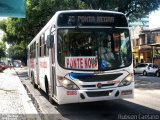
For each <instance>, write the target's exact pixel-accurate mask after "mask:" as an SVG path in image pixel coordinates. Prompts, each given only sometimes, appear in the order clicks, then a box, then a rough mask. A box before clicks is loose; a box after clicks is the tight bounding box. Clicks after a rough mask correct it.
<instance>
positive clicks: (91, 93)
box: [57, 83, 134, 104]
mask: <svg viewBox="0 0 160 120" xmlns="http://www.w3.org/2000/svg"><path fill="white" fill-rule="evenodd" d="M133 86H134V84H133V83H131V84H130V85H129V86H125V87H115V88H108V89H94V90H93V89H92V90H67V89H65V88H64V87H57V92H58V93H57V94H58V104H68V103H79V102H93V101H105V100H113V99H123V98H133V95H134V90H133V89H132V88H133Z"/></svg>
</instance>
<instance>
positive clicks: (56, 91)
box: [28, 10, 134, 104]
mask: <svg viewBox="0 0 160 120" xmlns="http://www.w3.org/2000/svg"><path fill="white" fill-rule="evenodd" d="M85 12H91V13H110V14H116V15H123V14H122V13H119V12H110V11H103V10H102V11H101V10H68V11H59V12H56V13H55V15H54V16H53V17H52V18H51V20H50V21H49V22H48V23H47V24H46V25H45V27H44V28H43V29H42V30H41V31H40V32H39V33H38V34H37V36H36V37H35V38H34V39H33V40H32V41H31V42H30V44H29V45H28V48H29V49H30V47H31V46H32V45H33V43H34V42H35V41H36V43H39V39H40V37H41V36H42V35H43V34H45V43H46V41H47V36H48V35H50V34H51V33H52V34H53V35H54V42H53V46H54V49H52V48H49V56H44V57H39V55H36V58H37V59H38V60H37V61H38V64H37V63H36V58H35V59H34V60H33V61H34V66H36V64H37V68H38V70H39V71H38V72H37V71H36V69H35V68H32V67H30V66H31V65H30V64H31V63H30V62H29V71H30V72H33V74H34V77H35V83H36V84H39V86H40V88H41V89H42V90H43V91H45V92H47V91H46V89H47V88H46V80H47V82H48V84H49V87H50V89H51V91H52V92H51V93H52V95H51V96H52V98H53V97H54V98H53V99H56V102H57V103H58V104H67V103H77V102H91V101H103V100H112V99H123V98H132V97H133V94H134V91H133V88H134V78H133V80H132V81H133V82H132V83H131V84H130V85H128V86H123V87H118V85H119V83H120V82H121V81H122V80H123V79H125V77H127V76H128V75H129V74H133V63H131V64H130V65H129V66H127V67H123V68H118V69H114V70H107V71H102V70H95V71H94V70H88V71H87V70H76V69H66V68H64V67H62V66H61V65H60V64H59V61H58V54H59V53H58V52H59V51H58V44H59V37H61V36H59V33H58V30H59V29H66V31H67V29H69V28H70V27H68V26H58V24H59V23H58V17H59V15H61V14H63V13H85ZM83 27H84V28H85V29H86V28H91V29H94V28H105V26H94V25H93V26H82V28H83ZM110 27H111V26H110ZM52 28H53V29H52ZM72 28H74V26H73V27H72ZM77 29H81V28H78V27H77ZM125 29H128V28H127V27H126V26H125ZM52 31H53V32H52ZM36 45H37V44H36ZM38 47H39V46H38ZM36 49H38V50H37V51H38V52H37V53H36V54H39V48H37V47H36ZM28 61H31V58H28ZM70 73H80V74H81V73H88V74H94V75H96V74H97V75H109V74H119V73H122V75H120V76H119V77H117V78H116V79H113V80H112V81H116V82H117V83H115V84H114V85H113V86H106V87H102V88H97V84H98V83H101V84H108V81H101V80H99V81H98V80H97V81H91V82H85V81H79V80H77V81H76V80H72V79H70V81H72V82H74V83H75V84H76V85H77V86H78V87H79V88H80V89H79V90H68V89H66V88H64V87H63V86H62V84H61V83H60V81H59V79H58V77H59V76H60V77H64V78H65V77H66V76H67V75H68V74H70ZM29 74H31V73H29ZM37 74H38V75H39V76H37ZM30 77H31V76H30ZM38 81H39V83H38ZM83 85H84V86H85V85H86V86H87V85H94V87H90V88H84V87H82V86H83ZM105 91H106V94H108V95H106V96H96V97H95V96H94V94H92V93H91V92H95V94H96V92H99V93H98V94H103V93H104V92H105ZM117 91H118V92H119V93H117ZM87 92H88V93H89V94H91V96H92V95H93V96H94V97H89V96H88V95H87V94H86V93H87ZM82 94H83V95H82ZM115 94H118V95H117V96H115ZM83 97H85V98H83Z"/></svg>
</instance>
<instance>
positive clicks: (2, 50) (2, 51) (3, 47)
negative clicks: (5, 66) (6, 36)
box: [0, 41, 6, 59]
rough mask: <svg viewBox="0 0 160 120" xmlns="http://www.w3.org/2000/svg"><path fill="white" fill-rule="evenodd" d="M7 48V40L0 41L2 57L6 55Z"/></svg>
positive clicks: (0, 55)
mask: <svg viewBox="0 0 160 120" xmlns="http://www.w3.org/2000/svg"><path fill="white" fill-rule="evenodd" d="M5 50H6V45H5V42H1V41H0V59H1V58H2V57H5V56H6V52H5Z"/></svg>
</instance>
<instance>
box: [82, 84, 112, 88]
mask: <svg viewBox="0 0 160 120" xmlns="http://www.w3.org/2000/svg"><path fill="white" fill-rule="evenodd" d="M113 85H115V83H112V84H102V87H108V86H113ZM82 87H83V88H91V87H96V85H82Z"/></svg>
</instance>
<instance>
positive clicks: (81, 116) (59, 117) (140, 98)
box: [16, 68, 160, 120]
mask: <svg viewBox="0 0 160 120" xmlns="http://www.w3.org/2000/svg"><path fill="white" fill-rule="evenodd" d="M16 71H17V74H18V76H19V78H20V79H21V81H22V83H23V85H24V86H25V87H26V89H27V90H28V94H29V95H30V96H31V98H32V100H33V102H34V105H35V106H36V108H37V109H38V111H39V113H40V115H41V116H42V119H49V120H50V119H52V120H124V119H125V120H129V119H132V120H133V119H137V120H142V119H143V120H151V119H152V120H159V119H160V108H159V106H160V100H159V98H160V95H159V92H160V87H158V86H159V85H160V78H157V77H153V76H147V77H146V76H145V77H144V76H141V75H136V76H135V98H134V99H126V100H113V101H102V102H91V103H77V104H67V105H60V106H58V105H53V104H50V103H49V102H48V100H47V99H46V95H45V93H44V92H42V91H41V90H38V89H34V88H33V86H32V85H31V83H30V81H29V78H28V76H27V70H26V68H18V69H16Z"/></svg>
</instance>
